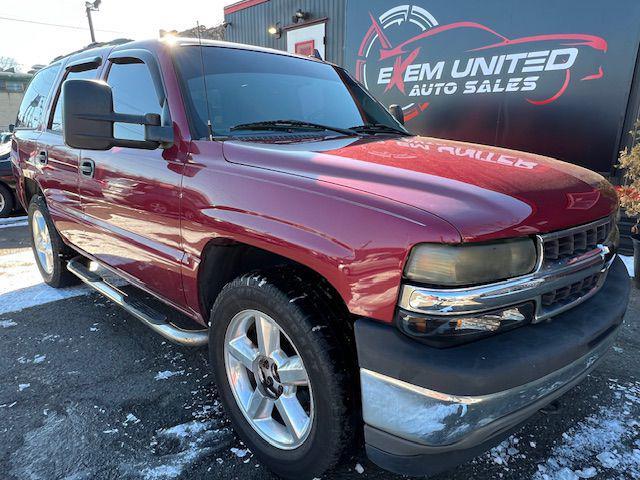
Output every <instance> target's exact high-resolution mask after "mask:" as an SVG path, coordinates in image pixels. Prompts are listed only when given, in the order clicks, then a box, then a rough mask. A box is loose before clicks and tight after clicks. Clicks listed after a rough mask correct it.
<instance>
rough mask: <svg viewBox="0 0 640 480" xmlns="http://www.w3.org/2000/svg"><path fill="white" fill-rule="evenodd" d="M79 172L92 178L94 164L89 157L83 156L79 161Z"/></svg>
mask: <svg viewBox="0 0 640 480" xmlns="http://www.w3.org/2000/svg"><path fill="white" fill-rule="evenodd" d="M80 173H81V174H82V176H83V177H88V178H93V175H94V174H95V173H96V164H95V162H94V161H93V160H91V159H90V158H83V159H82V161H81V162H80Z"/></svg>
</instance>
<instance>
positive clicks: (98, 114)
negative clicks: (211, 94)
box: [62, 80, 173, 150]
mask: <svg viewBox="0 0 640 480" xmlns="http://www.w3.org/2000/svg"><path fill="white" fill-rule="evenodd" d="M62 91H63V93H64V101H63V105H62V124H63V135H64V143H65V144H67V145H68V146H70V147H72V148H79V149H83V150H109V149H110V148H111V147H130V148H143V149H147V150H154V149H156V148H158V147H163V148H168V147H170V146H171V145H173V128H171V127H169V126H161V119H160V115H158V114H155V113H149V114H147V115H129V114H123V113H115V112H114V111H113V94H112V92H111V87H109V85H107V84H106V83H104V82H100V81H97V80H67V81H65V82H64V84H63V85H62ZM114 123H130V124H138V125H144V133H145V135H144V137H145V139H144V140H125V139H118V138H114V136H113V124H114Z"/></svg>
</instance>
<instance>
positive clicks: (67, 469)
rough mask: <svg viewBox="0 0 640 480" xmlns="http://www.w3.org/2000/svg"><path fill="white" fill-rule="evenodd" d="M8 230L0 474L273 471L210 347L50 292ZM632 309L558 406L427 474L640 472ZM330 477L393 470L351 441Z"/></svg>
mask: <svg viewBox="0 0 640 480" xmlns="http://www.w3.org/2000/svg"><path fill="white" fill-rule="evenodd" d="M16 225H17V226H11V224H0V440H1V441H0V479H2V480H5V479H6V480H17V479H20V480H22V479H33V480H39V479H42V480H45V479H46V480H50V479H74V480H82V479H192V480H199V479H233V478H237V479H268V478H274V477H273V476H272V475H271V474H270V473H269V472H268V471H267V470H266V469H265V468H263V467H262V466H261V465H260V462H259V461H258V460H257V459H256V458H255V457H254V456H253V454H252V453H251V452H249V451H247V450H246V448H245V447H244V446H243V445H242V443H241V442H240V440H239V439H238V438H237V436H236V435H235V434H234V432H233V429H232V428H231V426H230V425H229V421H228V418H227V416H226V414H225V412H224V409H223V408H222V406H221V405H220V403H219V401H218V394H217V391H216V386H215V384H214V383H213V381H212V375H211V373H210V369H209V366H208V360H207V354H206V350H205V349H188V348H184V347H179V346H175V345H172V344H170V343H168V342H166V341H164V340H163V339H162V338H161V337H159V336H157V335H155V334H154V333H153V332H151V331H150V330H149V329H147V328H146V327H144V326H143V325H142V324H140V323H139V322H138V321H137V320H136V319H134V318H133V317H131V316H129V315H128V314H127V313H125V312H124V311H122V310H121V309H120V308H119V307H117V306H116V305H114V304H112V303H111V302H110V301H108V300H106V299H104V298H102V297H100V296H98V295H97V294H94V293H89V292H88V291H86V290H84V289H79V290H78V289H76V290H74V291H72V292H71V293H69V298H63V299H61V300H56V299H55V298H57V297H51V296H50V295H49V293H48V287H45V286H42V285H38V284H37V279H36V280H34V279H33V278H34V277H33V275H32V274H31V273H30V272H28V271H27V270H28V269H29V268H32V269H35V266H34V265H31V267H29V263H28V260H27V258H28V236H27V231H26V228H25V226H24V224H23V223H20V220H19V219H18V220H16ZM19 268H21V269H23V270H24V272H25V273H20V272H22V271H23V270H19ZM16 272H18V273H16ZM27 277H28V278H29V279H30V280H29V281H25V283H24V285H23V284H21V281H22V280H21V279H22V278H27ZM3 284H4V285H3ZM32 292H38V293H37V295H36V299H35V301H34V298H33V297H34V295H32ZM3 297H4V302H3ZM25 298H26V299H28V300H29V302H27V303H22V302H23V301H24V299H25ZM16 299H19V300H16ZM25 305H28V308H23V307H24V306H25ZM639 312H640V296H639V295H638V292H637V290H634V291H633V297H632V300H631V305H630V308H629V311H628V314H627V316H626V319H625V326H624V327H623V330H622V333H621V336H620V338H619V340H618V342H617V344H616V346H615V349H614V350H613V351H612V352H611V353H610V354H609V355H608V357H607V358H606V360H605V361H604V362H603V363H602V364H601V365H600V367H599V368H598V369H597V370H596V371H595V372H594V373H593V374H592V375H590V376H589V377H588V378H587V379H586V380H585V382H583V383H582V384H581V385H579V386H578V387H577V388H575V389H574V390H572V391H571V392H569V393H568V394H567V395H565V396H564V397H563V398H562V399H561V400H560V402H559V403H558V405H556V407H557V408H552V409H549V411H547V412H545V413H538V414H537V415H536V416H535V417H533V418H532V420H531V421H530V422H529V423H528V424H527V425H526V426H524V427H523V428H522V429H521V430H520V431H518V432H517V433H516V434H515V435H514V436H512V437H511V438H510V439H509V440H507V441H506V442H504V443H503V444H502V445H501V446H499V447H497V448H496V449H494V450H492V451H491V452H489V453H487V454H485V455H482V456H481V457H479V458H478V459H476V460H474V461H472V462H470V463H468V464H465V465H462V466H460V467H458V468H457V469H455V470H453V471H450V472H448V473H447V474H443V475H440V476H438V477H435V478H437V479H438V480H445V479H464V480H467V479H471V478H474V479H476V478H477V479H480V478H492V479H494V478H495V479H529V478H531V479H539V480H544V479H567V480H573V479H577V478H597V479H627V478H640V368H639V367H640V348H639V347H640V326H639V318H638V317H639ZM360 472H362V473H360ZM324 478H336V479H355V478H357V479H361V478H374V479H382V478H385V479H386V478H389V479H392V478H399V477H395V476H393V475H391V474H389V473H387V472H384V471H382V470H380V469H378V468H377V467H375V465H373V464H372V463H370V462H369V461H367V459H366V458H365V456H364V453H363V452H362V450H356V451H355V452H354V454H353V455H352V456H351V457H349V458H347V459H346V460H345V462H344V463H343V465H342V466H341V467H340V468H338V469H337V470H336V471H334V472H331V473H330V474H327V475H325V477H324Z"/></svg>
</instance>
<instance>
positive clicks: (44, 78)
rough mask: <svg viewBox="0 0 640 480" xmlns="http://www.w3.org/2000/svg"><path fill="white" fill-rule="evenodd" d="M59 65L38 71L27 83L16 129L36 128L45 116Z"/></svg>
mask: <svg viewBox="0 0 640 480" xmlns="http://www.w3.org/2000/svg"><path fill="white" fill-rule="evenodd" d="M59 70H60V64H57V65H52V66H50V67H47V68H45V69H43V70H40V71H39V72H38V73H37V74H36V75H35V76H34V77H33V79H32V80H31V83H29V87H27V91H26V92H25V94H24V97H23V98H22V103H21V104H20V109H19V110H18V118H17V120H16V127H19V128H25V129H28V128H38V126H39V125H40V122H41V121H42V118H43V116H44V114H45V108H46V104H47V97H48V96H49V92H51V87H53V83H54V82H55V80H56V77H57V76H58V71H59Z"/></svg>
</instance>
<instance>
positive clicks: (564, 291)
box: [542, 272, 602, 310]
mask: <svg viewBox="0 0 640 480" xmlns="http://www.w3.org/2000/svg"><path fill="white" fill-rule="evenodd" d="M601 278H602V273H600V272H598V273H596V274H594V275H589V276H588V277H585V278H583V279H582V280H580V281H579V282H576V283H573V284H571V285H567V286H565V287H562V288H558V289H556V290H552V291H550V292H547V293H545V294H543V295H542V306H543V307H544V308H545V309H550V310H552V309H555V308H557V307H561V306H563V305H566V304H568V303H571V302H574V301H576V300H578V299H579V298H581V297H583V296H585V295H586V294H588V293H589V292H590V291H591V290H593V289H594V288H596V287H597V286H598V284H599V282H600V279H601Z"/></svg>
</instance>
